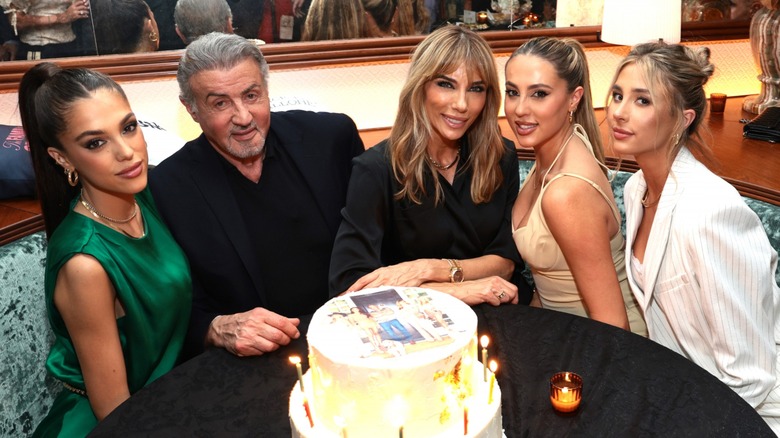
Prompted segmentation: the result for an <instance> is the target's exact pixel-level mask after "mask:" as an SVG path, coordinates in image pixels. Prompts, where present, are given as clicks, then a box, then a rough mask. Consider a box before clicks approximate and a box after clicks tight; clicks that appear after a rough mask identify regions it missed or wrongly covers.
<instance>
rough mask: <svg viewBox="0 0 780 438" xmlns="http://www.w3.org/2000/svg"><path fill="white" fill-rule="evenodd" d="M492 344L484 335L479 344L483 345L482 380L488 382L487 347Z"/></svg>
mask: <svg viewBox="0 0 780 438" xmlns="http://www.w3.org/2000/svg"><path fill="white" fill-rule="evenodd" d="M489 343H490V339H488V337H487V336H485V335H482V337H481V338H479V344H480V345H482V379H483V380H484V381H485V382H487V367H488V363H487V346H488V344H489Z"/></svg>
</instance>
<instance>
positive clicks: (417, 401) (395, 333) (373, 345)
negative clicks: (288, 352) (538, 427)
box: [290, 287, 503, 438]
mask: <svg viewBox="0 0 780 438" xmlns="http://www.w3.org/2000/svg"><path fill="white" fill-rule="evenodd" d="M306 337H307V340H308V343H309V370H308V371H307V372H306V374H305V375H304V376H303V387H304V391H303V392H301V390H300V386H299V384H298V383H296V385H295V387H294V388H293V390H292V393H291V395H290V424H291V426H292V436H293V437H305V438H314V437H317V438H320V437H322V438H326V437H335V438H343V437H347V436H348V437H352V438H356V437H370V438H383V437H388V438H390V437H392V438H397V437H400V436H402V437H404V438H422V437H425V438H431V437H456V436H467V437H486V438H500V437H502V436H503V431H502V427H501V391H500V389H499V388H498V383H494V379H493V378H492V377H493V376H492V373H491V372H490V371H489V370H488V371H487V372H486V375H487V379H485V370H484V368H483V365H482V363H480V362H479V361H478V357H477V354H478V348H477V317H476V315H475V314H474V312H473V311H472V310H471V308H470V307H469V306H467V305H466V304H464V303H463V302H461V301H460V300H458V299H456V298H453V297H451V296H449V295H447V294H444V293H441V292H437V291H433V290H430V289H423V288H406V287H403V288H401V287H384V288H377V289H371V290H366V291H362V292H358V293H352V294H347V295H344V296H340V297H336V298H333V299H332V300H330V301H328V302H327V303H326V304H325V305H324V306H323V307H321V308H320V309H319V310H317V312H316V313H315V314H314V316H313V317H312V320H311V324H310V325H309V331H308V333H307V335H306ZM491 386H492V387H493V388H492V399H491V397H490V395H491V394H490V393H491V388H490V387H491ZM307 409H308V412H307ZM312 424H313V426H312Z"/></svg>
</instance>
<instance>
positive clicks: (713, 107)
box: [710, 93, 726, 113]
mask: <svg viewBox="0 0 780 438" xmlns="http://www.w3.org/2000/svg"><path fill="white" fill-rule="evenodd" d="M724 109H726V95H725V94H723V93H712V94H710V112H711V113H722V112H723V110H724Z"/></svg>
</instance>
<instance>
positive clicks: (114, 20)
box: [93, 0, 160, 55]
mask: <svg viewBox="0 0 780 438" xmlns="http://www.w3.org/2000/svg"><path fill="white" fill-rule="evenodd" d="M93 7H94V10H95V15H96V16H97V17H100V19H99V20H96V22H95V37H96V39H97V49H98V54H100V55H107V54H117V53H140V52H154V51H156V50H157V49H159V48H160V33H159V29H158V28H157V21H155V19H154V13H152V10H151V9H150V8H149V6H148V5H147V4H146V2H145V1H144V0H96V1H95V4H94V5H93Z"/></svg>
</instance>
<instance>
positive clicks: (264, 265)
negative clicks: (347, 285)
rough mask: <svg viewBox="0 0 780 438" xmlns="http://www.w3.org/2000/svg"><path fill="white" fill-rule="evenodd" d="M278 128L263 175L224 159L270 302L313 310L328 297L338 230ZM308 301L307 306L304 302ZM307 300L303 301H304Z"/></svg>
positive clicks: (282, 309)
mask: <svg viewBox="0 0 780 438" xmlns="http://www.w3.org/2000/svg"><path fill="white" fill-rule="evenodd" d="M278 145H279V142H278V139H277V138H276V136H275V135H274V134H273V131H271V132H269V135H268V138H267V139H266V144H265V154H266V155H265V158H264V159H263V172H262V174H261V176H260V180H259V181H258V182H257V183H255V182H253V181H250V180H248V179H247V178H246V177H244V176H243V175H242V174H241V172H239V171H238V169H236V168H235V166H233V165H231V164H230V163H228V162H227V161H226V160H224V159H223V160H222V161H223V164H224V166H225V170H226V172H227V175H228V184H229V185H230V187H231V189H232V191H233V193H234V194H235V197H236V200H237V201H238V206H239V210H240V211H241V215H242V217H243V219H244V223H245V224H246V227H247V234H248V237H249V240H250V246H251V247H252V248H254V251H255V256H256V257H257V261H258V266H257V269H258V271H259V272H260V277H261V278H262V281H263V288H264V289H265V290H266V291H268V292H270V293H267V294H266V299H267V308H268V309H269V310H272V311H274V312H276V313H279V314H282V315H288V316H293V315H303V314H307V313H313V312H314V311H315V310H317V307H319V305H320V304H322V303H324V302H325V301H326V300H327V299H328V289H327V284H328V261H329V259H330V252H331V248H332V244H333V236H332V234H331V232H330V231H329V230H328V227H327V225H326V223H325V221H324V219H323V217H322V214H321V213H320V210H319V209H318V208H313V207H312V206H314V205H316V201H315V199H314V198H313V195H312V193H311V191H310V190H309V189H308V187H307V186H306V182H305V180H304V178H303V177H302V176H301V175H300V171H299V170H298V168H297V167H296V166H295V164H294V162H293V161H292V159H291V157H290V156H289V154H288V153H287V151H286V150H285V149H284V148H282V147H279V146H278ZM307 305H308V306H309V307H305V306H307ZM302 306H303V307H302Z"/></svg>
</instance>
